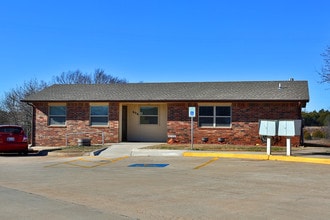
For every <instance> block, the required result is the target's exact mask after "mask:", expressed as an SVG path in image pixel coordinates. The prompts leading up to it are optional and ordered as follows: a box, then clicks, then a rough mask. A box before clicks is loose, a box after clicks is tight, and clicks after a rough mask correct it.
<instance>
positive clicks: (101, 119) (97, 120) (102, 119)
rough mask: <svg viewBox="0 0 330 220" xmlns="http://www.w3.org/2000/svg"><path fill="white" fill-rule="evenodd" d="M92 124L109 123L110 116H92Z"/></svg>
mask: <svg viewBox="0 0 330 220" xmlns="http://www.w3.org/2000/svg"><path fill="white" fill-rule="evenodd" d="M91 125H108V117H92V118H91Z"/></svg>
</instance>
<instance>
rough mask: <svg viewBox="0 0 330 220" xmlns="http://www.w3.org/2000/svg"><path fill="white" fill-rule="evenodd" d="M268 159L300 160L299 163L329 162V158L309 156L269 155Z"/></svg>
mask: <svg viewBox="0 0 330 220" xmlns="http://www.w3.org/2000/svg"><path fill="white" fill-rule="evenodd" d="M269 160H274V161H276V160H279V161H288V162H301V163H318V164H330V159H325V158H311V157H295V156H273V155H270V156H269Z"/></svg>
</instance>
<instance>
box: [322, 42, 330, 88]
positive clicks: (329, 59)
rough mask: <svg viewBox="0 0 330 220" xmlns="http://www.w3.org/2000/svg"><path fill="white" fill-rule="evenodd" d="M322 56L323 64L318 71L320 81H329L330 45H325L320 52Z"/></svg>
mask: <svg viewBox="0 0 330 220" xmlns="http://www.w3.org/2000/svg"><path fill="white" fill-rule="evenodd" d="M321 56H322V57H323V62H324V64H323V66H322V68H321V70H320V71H319V74H320V76H321V82H322V83H330V46H327V48H326V49H325V51H324V53H322V54H321Z"/></svg>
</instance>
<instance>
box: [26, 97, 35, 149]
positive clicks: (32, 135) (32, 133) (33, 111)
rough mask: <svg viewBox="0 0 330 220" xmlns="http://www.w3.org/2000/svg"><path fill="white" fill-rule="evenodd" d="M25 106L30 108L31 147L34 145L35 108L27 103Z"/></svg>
mask: <svg viewBox="0 0 330 220" xmlns="http://www.w3.org/2000/svg"><path fill="white" fill-rule="evenodd" d="M27 104H28V105H29V106H31V107H32V119H31V134H30V135H31V137H30V138H31V146H34V145H35V127H36V126H35V120H34V119H35V113H36V110H35V109H36V108H35V106H34V105H33V104H32V103H29V102H27Z"/></svg>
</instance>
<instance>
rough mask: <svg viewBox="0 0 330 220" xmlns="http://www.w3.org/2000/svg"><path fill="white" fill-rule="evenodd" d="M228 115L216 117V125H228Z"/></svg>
mask: <svg viewBox="0 0 330 220" xmlns="http://www.w3.org/2000/svg"><path fill="white" fill-rule="evenodd" d="M230 121H231V120H230V117H220V118H219V117H218V118H216V126H224V127H229V126H230Z"/></svg>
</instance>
